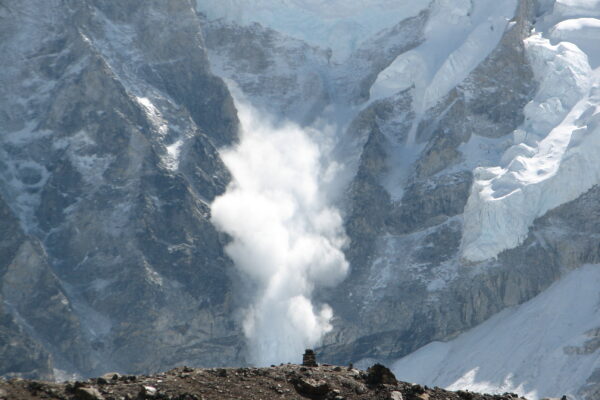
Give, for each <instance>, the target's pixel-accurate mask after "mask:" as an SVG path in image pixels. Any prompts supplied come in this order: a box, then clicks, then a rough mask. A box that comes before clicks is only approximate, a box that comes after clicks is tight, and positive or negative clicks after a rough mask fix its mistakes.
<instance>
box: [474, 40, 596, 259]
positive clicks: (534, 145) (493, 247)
mask: <svg viewBox="0 0 600 400" xmlns="http://www.w3.org/2000/svg"><path fill="white" fill-rule="evenodd" d="M525 44H526V48H527V52H528V55H529V57H530V60H531V63H532V66H533V68H534V71H535V73H536V78H537V79H538V80H539V81H540V89H539V91H538V93H537V94H536V97H535V98H534V100H533V101H531V102H530V103H529V104H528V105H527V106H526V107H525V123H524V124H523V126H522V127H521V128H519V129H518V130H516V131H515V132H514V135H513V136H514V139H515V141H516V142H515V144H514V146H511V147H510V148H509V149H508V150H507V151H506V152H505V153H504V155H503V156H502V158H501V160H500V163H499V165H498V166H495V167H488V168H476V169H475V171H474V174H475V182H474V184H473V187H472V190H471V195H470V197H469V200H468V202H467V205H466V207H465V212H464V221H465V222H464V227H465V229H464V232H463V238H462V255H463V257H464V258H466V259H468V260H471V261H482V260H485V259H488V258H491V257H495V256H496V255H497V254H498V253H499V252H501V251H502V250H505V249H510V248H513V247H515V246H517V245H519V244H520V243H521V242H522V241H523V240H524V238H525V237H526V235H527V232H528V229H529V226H530V225H531V224H532V223H533V221H534V220H535V218H537V217H540V216H542V215H544V214H545V213H546V212H547V211H548V210H551V209H552V208H555V207H557V206H559V205H560V204H563V203H566V202H568V201H571V200H574V199H575V198H577V197H578V196H579V195H581V194H582V193H583V192H585V191H586V190H588V189H590V188H591V187H592V186H593V185H595V184H597V183H599V182H600V164H598V163H597V162H596V159H597V155H598V154H600V126H599V124H598V121H600V109H599V107H600V96H599V91H600V74H599V73H597V72H596V73H594V74H593V73H592V70H591V69H590V67H589V65H588V63H587V57H586V55H585V54H584V53H582V52H581V50H579V48H577V46H574V45H572V44H570V43H560V44H558V45H556V46H552V45H551V44H550V42H549V41H548V40H547V39H544V38H542V37H541V36H540V35H534V36H532V37H530V38H529V39H527V40H526V42H525Z"/></svg>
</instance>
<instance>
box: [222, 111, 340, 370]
mask: <svg viewBox="0 0 600 400" xmlns="http://www.w3.org/2000/svg"><path fill="white" fill-rule="evenodd" d="M236 106H237V109H238V116H239V119H240V122H241V132H240V142H239V144H237V145H236V146H235V147H232V148H230V149H225V150H224V151H222V152H221V156H222V159H223V161H224V162H225V164H226V166H227V168H228V169H229V170H230V172H231V174H232V182H231V183H230V185H229V186H228V188H227V191H226V193H225V194H223V195H222V196H220V197H218V198H217V199H215V201H214V202H213V204H212V221H213V223H214V224H215V226H216V227H217V228H218V229H219V230H221V231H223V232H226V233H227V234H229V235H230V236H231V237H232V241H231V242H230V243H229V244H228V245H227V246H226V249H225V250H226V252H227V254H228V255H229V256H230V257H231V258H232V260H233V261H234V263H235V265H236V267H237V269H238V270H239V272H240V273H241V274H242V278H243V279H245V280H249V283H250V284H251V286H252V287H253V288H254V289H253V291H254V293H253V294H252V300H251V302H250V304H249V305H248V306H247V308H246V309H245V310H244V321H243V329H244V333H245V335H246V338H247V340H248V345H249V346H248V347H249V351H250V354H249V356H250V360H249V361H251V362H253V363H254V364H256V365H269V364H274V363H280V362H297V361H299V358H300V357H301V354H302V352H303V351H304V349H305V348H307V347H311V346H315V345H318V344H319V342H320V340H321V338H322V337H323V335H324V334H325V333H327V332H328V331H330V330H331V325H330V321H331V318H332V317H333V312H332V310H331V308H330V307H329V306H328V305H326V304H321V305H317V304H314V303H313V302H312V301H311V295H312V293H313V291H314V289H315V288H316V287H328V286H334V285H336V284H337V283H339V282H340V281H341V280H342V279H343V278H344V277H345V275H346V272H347V270H348V263H347V261H346V259H345V257H344V254H343V252H342V247H343V246H344V244H345V242H346V236H345V233H344V230H343V224H342V218H341V216H340V214H339V212H338V210H337V209H335V208H334V207H332V206H331V205H330V204H328V201H327V196H326V195H325V194H324V192H323V190H322V188H323V187H326V186H327V181H328V179H331V178H330V176H331V174H330V173H329V172H328V168H326V165H325V164H326V163H325V162H323V156H322V153H323V146H321V145H319V143H317V142H316V141H315V140H314V138H318V137H319V134H320V133H321V132H317V131H314V130H310V129H307V128H301V127H299V126H297V125H294V124H291V123H287V124H275V123H273V122H272V121H269V120H268V118H266V117H265V116H264V115H261V114H260V112H259V111H257V110H255V109H253V108H252V107H251V106H249V105H246V104H243V103H240V102H239V101H238V102H236ZM321 136H323V135H321Z"/></svg>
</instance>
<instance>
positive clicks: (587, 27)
mask: <svg viewBox="0 0 600 400" xmlns="http://www.w3.org/2000/svg"><path fill="white" fill-rule="evenodd" d="M549 38H550V40H551V41H552V43H553V44H555V43H558V42H563V41H564V42H571V43H573V44H575V45H577V47H579V48H580V49H581V50H582V51H583V52H585V53H586V55H587V56H588V60H589V63H590V66H591V67H592V68H596V67H598V66H600V19H597V18H577V19H569V20H566V21H562V22H560V23H558V24H556V25H555V26H554V27H553V28H552V29H551V30H550V32H549Z"/></svg>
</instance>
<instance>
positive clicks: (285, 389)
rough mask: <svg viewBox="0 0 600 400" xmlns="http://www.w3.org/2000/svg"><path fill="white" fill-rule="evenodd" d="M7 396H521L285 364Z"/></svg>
mask: <svg viewBox="0 0 600 400" xmlns="http://www.w3.org/2000/svg"><path fill="white" fill-rule="evenodd" d="M0 398H2V399H24V400H25V399H28V400H29V399H61V400H63V399H64V400H66V399H69V400H111V399H114V400H127V399H130V400H131V399H139V400H141V399H161V400H208V399H220V400H221V399H263V400H268V399H315V400H318V399H322V400H344V399H345V400H351V399H361V400H367V399H381V400H384V399H390V400H516V399H523V398H522V397H518V395H516V394H513V393H505V394H502V395H487V394H477V393H472V392H465V391H457V392H449V391H446V390H443V389H440V388H437V387H435V388H428V387H427V386H421V385H413V384H410V383H406V382H399V381H397V380H396V378H395V377H394V375H393V374H392V373H391V372H390V371H389V369H387V368H386V367H384V366H382V365H380V364H376V365H374V366H373V367H371V368H369V369H368V370H367V371H360V370H357V369H354V368H351V367H339V366H332V365H327V364H324V365H320V366H317V367H305V366H301V365H295V364H282V365H280V366H272V367H270V368H210V369H195V368H189V367H179V368H175V369H172V370H170V371H168V372H165V373H161V374H156V375H152V376H146V375H138V376H136V375H120V374H116V373H114V374H112V373H111V374H106V375H104V376H103V377H101V378H93V379H89V380H87V381H83V382H80V381H77V382H64V383H50V382H42V381H33V380H23V379H13V380H9V381H0Z"/></svg>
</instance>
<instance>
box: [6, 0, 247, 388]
mask: <svg viewBox="0 0 600 400" xmlns="http://www.w3.org/2000/svg"><path fill="white" fill-rule="evenodd" d="M0 20H1V21H2V22H1V25H2V28H1V31H0V38H1V40H0V47H1V51H2V53H3V54H5V56H3V57H2V61H0V63H1V64H2V70H3V72H2V74H0V75H1V76H0V80H1V82H2V87H4V88H7V89H8V91H7V93H10V96H5V97H3V99H2V100H1V101H0V121H2V123H1V126H2V130H1V132H0V154H1V156H0V194H1V195H0V210H1V214H2V218H1V219H0V235H1V237H2V239H1V240H0V248H1V249H2V250H1V251H2V257H1V258H0V259H1V261H0V262H1V266H0V274H1V276H2V278H1V282H2V286H1V288H2V289H1V290H2V292H1V296H2V298H3V303H2V318H3V320H5V321H6V323H3V324H2V331H3V336H4V337H5V340H3V345H2V346H1V348H2V353H1V354H0V359H1V360H2V373H4V374H7V373H9V374H10V373H14V374H21V375H24V376H35V375H36V376H41V377H50V376H51V374H52V370H51V367H53V368H57V369H60V370H64V371H65V372H66V373H73V372H78V373H83V374H91V373H100V372H105V371H106V370H124V371H148V370H153V369H156V368H159V367H164V366H166V365H171V364H178V363H182V362H184V361H188V362H190V363H202V364H207V365H208V364H229V363H233V362H239V360H240V357H239V354H238V352H239V349H240V348H239V346H240V341H239V340H238V335H239V333H238V331H237V330H236V328H235V327H234V326H233V324H232V314H231V307H232V301H231V291H230V289H229V288H230V285H231V283H230V278H229V277H228V270H229V267H230V262H229V261H228V260H227V259H226V258H225V257H224V256H223V253H222V244H221V241H222V238H220V237H219V235H218V234H217V232H216V231H215V229H214V228H213V226H212V225H211V224H210V222H209V215H210V210H209V208H208V206H207V203H208V202H209V201H210V200H211V199H212V198H214V196H215V195H217V194H219V193H221V192H222V191H223V190H224V188H225V186H226V184H227V182H228V180H229V175H228V172H227V171H226V170H225V168H224V166H223V164H222V163H221V161H220V159H219V156H218V154H217V152H216V147H217V146H222V145H226V144H231V143H233V142H234V141H235V140H236V135H237V117H236V114H235V109H234V107H233V102H232V99H231V97H230V95H229V92H228V90H227V88H226V86H225V85H224V83H223V82H222V81H221V80H220V79H219V78H217V77H215V76H214V75H212V73H211V72H210V68H209V65H208V60H207V58H206V54H205V51H204V43H203V39H202V35H201V33H200V31H199V27H200V25H199V20H198V18H197V16H196V14H195V13H194V10H193V8H192V4H191V3H190V2H187V1H182V2H176V3H172V2H162V1H151V2H126V3H119V4H117V3H114V2H110V1H81V2H69V1H67V2H65V1H51V2H46V3H44V5H43V6H42V5H41V4H40V3H39V2H37V1H3V2H2V5H1V7H0ZM170 20H177V21H178V23H177V24H175V25H174V24H171V23H170V22H169V21H170ZM8 343H10V344H8ZM19 349H21V351H18V350H19Z"/></svg>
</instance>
